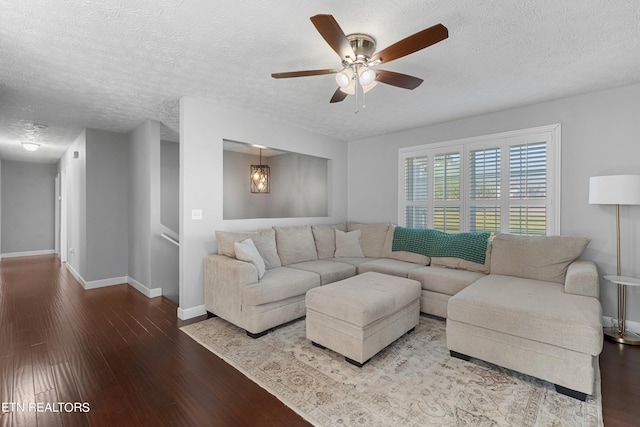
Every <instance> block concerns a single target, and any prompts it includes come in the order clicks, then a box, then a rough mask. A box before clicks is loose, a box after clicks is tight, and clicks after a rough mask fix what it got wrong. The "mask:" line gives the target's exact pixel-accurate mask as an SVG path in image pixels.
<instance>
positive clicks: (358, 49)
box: [271, 15, 449, 112]
mask: <svg viewBox="0 0 640 427" xmlns="http://www.w3.org/2000/svg"><path fill="white" fill-rule="evenodd" d="M311 22H312V23H313V25H314V26H315V27H316V29H317V30H318V32H319V33H320V35H321V36H322V37H323V38H324V39H325V41H326V42H327V43H328V44H329V46H331V48H332V49H333V50H334V51H335V52H336V53H337V54H338V56H340V59H342V68H341V69H323V70H305V71H289V72H284V73H273V74H271V77H273V78H275V79H285V78H290V77H307V76H319V75H325V74H335V75H336V82H337V83H338V89H337V90H336V91H335V93H334V94H333V96H332V97H331V101H329V102H331V103H334V102H341V101H343V100H344V99H345V98H346V97H347V95H354V94H355V95H356V104H357V96H358V91H359V89H358V87H360V90H361V91H362V93H363V94H364V93H366V92H368V91H369V90H371V89H372V88H373V87H374V86H375V85H376V84H377V82H380V83H385V84H388V85H391V86H396V87H400V88H403V89H411V90H413V89H415V88H417V87H418V86H420V84H421V83H422V82H423V80H422V79H420V78H418V77H413V76H410V75H407V74H402V73H396V72H394V71H387V70H375V71H374V70H373V69H372V67H374V66H376V65H380V64H386V63H388V62H391V61H393V60H395V59H398V58H402V57H403V56H407V55H410V54H412V53H415V52H417V51H419V50H421V49H424V48H426V47H429V46H431V45H433V44H436V43H438V42H440V41H442V40H444V39H446V38H447V37H449V31H448V30H447V27H445V26H444V25H442V24H436V25H434V26H432V27H429V28H427V29H424V30H422V31H419V32H417V33H415V34H413V35H411V36H409V37H406V38H404V39H402V40H400V41H399V42H397V43H394V44H392V45H391V46H389V47H387V48H386V49H383V50H381V51H379V52H377V53H376V40H375V39H374V38H373V37H371V36H370V35H368V34H361V33H355V34H349V35H346V36H345V34H344V32H343V31H342V29H341V28H340V25H338V22H336V20H335V19H334V18H333V16H332V15H315V16H312V17H311ZM363 108H366V106H363ZM356 112H357V110H356Z"/></svg>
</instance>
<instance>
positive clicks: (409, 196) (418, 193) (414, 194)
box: [404, 156, 429, 228]
mask: <svg viewBox="0 0 640 427" xmlns="http://www.w3.org/2000/svg"><path fill="white" fill-rule="evenodd" d="M428 170H429V158H428V156H419V157H409V158H407V159H405V163H404V192H405V213H404V217H405V218H404V220H405V225H406V226H407V227H412V228H426V227H427V221H428V210H427V207H426V203H427V197H428V194H429V193H428Z"/></svg>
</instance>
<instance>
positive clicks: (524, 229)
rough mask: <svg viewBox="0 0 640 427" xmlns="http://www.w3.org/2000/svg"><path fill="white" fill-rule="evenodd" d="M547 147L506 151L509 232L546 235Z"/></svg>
mask: <svg viewBox="0 0 640 427" xmlns="http://www.w3.org/2000/svg"><path fill="white" fill-rule="evenodd" d="M546 201H547V144H546V142H536V143H529V144H520V145H512V146H511V147H510V148H509V232H510V233H514V234H527V235H541V236H544V235H545V234H546V233H547V218H546V216H547V215H546V211H547V208H546Z"/></svg>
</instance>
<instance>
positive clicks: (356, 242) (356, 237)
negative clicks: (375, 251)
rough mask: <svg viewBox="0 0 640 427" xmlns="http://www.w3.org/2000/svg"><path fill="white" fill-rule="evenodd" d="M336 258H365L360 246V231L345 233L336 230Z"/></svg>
mask: <svg viewBox="0 0 640 427" xmlns="http://www.w3.org/2000/svg"><path fill="white" fill-rule="evenodd" d="M335 233H336V253H335V258H343V257H344V258H364V253H363V252H362V246H360V230H353V231H349V232H346V233H345V232H344V231H340V230H336V231H335Z"/></svg>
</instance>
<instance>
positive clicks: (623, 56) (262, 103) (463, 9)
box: [0, 0, 640, 161]
mask: <svg viewBox="0 0 640 427" xmlns="http://www.w3.org/2000/svg"><path fill="white" fill-rule="evenodd" d="M318 13H328V14H332V15H333V16H334V17H335V18H336V20H337V21H338V22H339V23H340V25H341V27H342V29H343V30H344V32H345V33H346V34H349V33H353V32H364V33H368V34H370V35H372V36H373V37H375V38H376V39H377V41H378V50H380V49H382V48H384V47H386V46H388V45H390V44H392V43H394V42H396V41H398V40H400V39H402V38H404V37H407V36H409V35H411V34H413V33H415V32H418V31H420V30H422V29H424V28H426V27H430V26H432V25H434V24H436V23H442V24H444V25H445V26H446V27H448V29H449V38H448V39H447V40H445V41H442V42H440V43H438V44H436V45H434V46H432V47H429V48H427V49H425V50H422V51H419V52H417V53H415V54H413V55H410V56H407V57H404V58H401V59H398V60H397V61H393V62H391V63H389V64H386V65H384V66H381V68H384V69H388V70H392V71H397V72H402V73H406V74H411V75H414V76H417V77H421V78H423V79H424V80H425V82H424V83H423V84H422V85H421V86H420V87H418V88H417V89H415V90H414V91H408V90H404V89H398V88H395V87H391V86H386V85H378V86H377V87H376V88H374V89H373V90H372V91H371V92H369V93H368V94H367V106H368V108H367V110H366V111H361V112H360V113H359V114H357V115H355V114H354V109H355V103H354V98H353V97H348V98H347V99H346V100H345V101H344V102H342V103H340V104H329V99H330V98H331V95H332V94H333V92H334V91H335V89H336V87H337V86H336V84H335V81H334V79H333V76H332V75H326V76H316V77H304V78H296V79H287V80H275V79H273V78H271V77H270V74H271V73H272V72H281V71H293V70H304V69H318V68H335V67H339V65H340V60H339V58H338V56H337V55H336V54H335V52H334V51H333V50H332V49H331V48H330V47H329V46H328V45H327V44H326V43H325V41H324V40H323V39H322V37H321V36H320V35H319V34H318V32H317V31H316V29H315V28H314V26H313V24H312V23H311V21H310V20H309V17H311V16H312V15H315V14H318ZM639 52H640V2H639V1H637V0H609V1H605V0H520V1H513V0H493V1H491V2H480V1H468V0H467V1H463V0H448V1H444V0H441V1H435V0H384V1H382V0H367V1H361V0H351V1H348V2H339V1H335V0H334V1H329V0H315V1H305V2H301V1H299V0H271V1H258V0H254V1H243V2H239V1H230V0H224V1H223V0H216V1H211V0H188V1H177V0H172V1H169V0H136V1H125V0H102V1H100V0H76V1H63V0H29V1H4V2H2V5H1V6H0V63H1V66H0V157H2V158H4V159H11V160H24V161H55V160H56V159H58V158H59V157H60V155H61V154H62V153H63V152H64V150H65V149H66V147H67V146H68V145H69V144H70V143H71V142H72V141H73V140H74V139H75V137H76V136H77V135H78V134H79V133H80V132H81V130H82V129H83V128H86V127H91V128H98V129H105V130H111V131H116V132H129V131H131V130H132V129H134V128H135V127H136V126H137V125H139V124H140V123H142V122H143V121H145V120H147V119H154V120H158V121H161V122H162V123H163V125H164V126H163V136H164V137H165V138H167V139H173V140H176V139H177V135H178V126H179V124H178V118H179V114H178V100H179V99H180V97H182V96H186V95H188V96H195V97H199V98H202V99H205V100H207V101H208V102H210V103H212V104H218V105H226V106H229V107H231V108H236V109H242V110H252V111H254V112H257V113H258V114H262V115H265V116H268V117H271V118H272V119H273V120H276V121H281V122H287V123H292V124H294V125H296V126H300V127H302V128H306V129H308V130H311V131H314V132H318V133H321V134H326V135H330V136H333V137H335V138H338V139H341V140H345V141H349V140H354V139H359V138H363V137H369V136H373V135H377V134H384V133H390V132H395V131H398V130H402V129H408V128H414V127H419V126H425V125H429V124H433V123H438V122H443V121H449V120H453V119H457V118H461V117H467V116H472V115H478V114H482V113H486V112H490V111H497V110H502V109H507V108H512V107H515V106H520V105H525V104H530V103H535V102H540V101H545V100H550V99H555V98H560V97H565V96H569V95H574V94H580V93H586V92H591V91H596V90H600V89H606V88H610V87H616V86H622V85H626V84H631V83H635V82H639V81H640V54H639ZM34 123H36V124H46V125H48V128H47V129H45V130H43V131H41V132H35V133H34V132H33V124H34ZM29 135H31V137H32V138H36V139H38V142H40V143H41V144H42V147H41V149H40V150H39V151H37V152H35V153H28V152H26V151H25V150H23V149H22V147H21V146H20V141H23V140H25V139H26V138H29Z"/></svg>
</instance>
